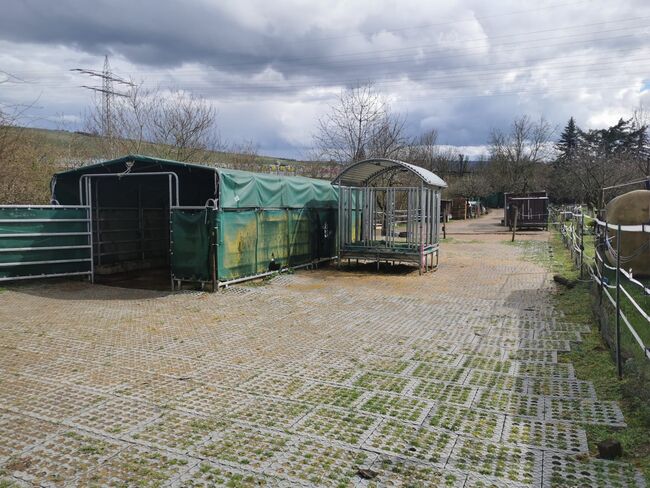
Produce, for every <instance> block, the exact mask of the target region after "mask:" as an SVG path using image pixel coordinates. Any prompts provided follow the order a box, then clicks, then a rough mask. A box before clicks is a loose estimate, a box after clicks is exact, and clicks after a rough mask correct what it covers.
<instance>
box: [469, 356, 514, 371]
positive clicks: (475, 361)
mask: <svg viewBox="0 0 650 488" xmlns="http://www.w3.org/2000/svg"><path fill="white" fill-rule="evenodd" d="M463 367H464V368H475V369H482V370H485V371H494V372H495V373H509V372H510V368H511V367H512V362H511V361H501V360H499V359H492V358H482V357H480V356H470V357H468V358H467V359H466V360H465V362H464V363H463Z"/></svg>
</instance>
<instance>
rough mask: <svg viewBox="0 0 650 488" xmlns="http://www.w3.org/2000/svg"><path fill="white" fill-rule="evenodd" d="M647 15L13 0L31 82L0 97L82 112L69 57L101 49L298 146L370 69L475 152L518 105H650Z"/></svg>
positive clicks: (583, 4) (396, 104)
mask: <svg viewBox="0 0 650 488" xmlns="http://www.w3.org/2000/svg"><path fill="white" fill-rule="evenodd" d="M125 12H128V15H125ZM648 17H650V4H648V3H647V2H644V1H643V0H628V1H622V2H616V3H612V2H609V1H607V0H584V1H580V0H577V1H576V2H573V3H571V4H567V5H560V4H557V3H550V4H545V3H541V4H539V3H526V4H522V3H521V2H518V1H515V0H499V1H494V2H482V1H479V0H454V1H449V2H430V1H425V0H401V1H398V0H383V1H376V0H362V1H361V0H360V1H358V2H348V1H345V0H336V1H333V2H316V1H311V2H309V1H305V2H294V1H289V0H278V1H275V2H268V1H264V0H240V1H238V2H221V1H216V0H193V1H188V2H186V3H185V4H184V8H183V9H179V8H171V7H170V6H169V5H167V4H165V3H164V2H162V3H161V2H153V0H141V1H140V2H136V3H135V4H134V3H133V2H130V1H127V0H113V1H111V2H109V1H108V0H105V1H97V2H93V3H92V6H91V5H90V4H88V3H87V2H83V1H82V0H60V1H59V2H55V3H52V2H46V1H45V0H30V1H28V2H12V3H9V4H8V5H6V6H4V8H3V15H2V16H1V17H0V70H4V71H7V72H10V73H13V74H15V75H17V76H20V77H21V78H24V79H26V80H28V81H30V83H26V84H13V83H12V84H9V83H5V84H3V85H2V90H0V102H1V103H4V104H17V103H19V104H28V103H31V102H34V101H37V102H36V104H35V105H36V106H35V107H34V108H33V109H32V110H31V112H30V116H31V117H32V118H31V119H30V120H31V121H32V123H34V124H36V125H45V126H52V125H53V124H54V121H55V120H65V121H66V123H69V124H70V125H74V124H76V123H77V124H78V123H80V120H81V118H80V114H81V113H82V112H83V110H84V108H85V107H86V106H88V105H89V102H90V100H91V98H92V97H91V94H90V92H88V91H87V90H84V89H82V88H79V85H82V84H91V83H92V81H93V80H91V79H88V78H85V77H83V76H80V75H75V74H73V73H71V72H70V71H69V69H70V68H74V67H86V68H95V69H99V68H101V65H102V62H103V54H104V53H106V52H110V53H111V63H112V65H113V67H114V69H115V71H116V72H118V73H119V74H120V75H122V76H133V77H134V78H135V79H136V80H139V79H144V80H145V81H146V84H147V86H162V87H171V88H180V89H184V90H188V91H192V92H194V93H196V94H199V95H202V96H205V97H207V98H208V99H210V100H212V101H213V102H214V103H215V105H216V107H217V108H218V111H219V117H220V120H219V125H220V126H221V130H222V133H223V134H224V136H225V137H227V138H228V139H229V140H233V141H237V140H244V139H246V140H253V141H258V142H259V143H260V145H261V146H262V147H263V148H267V149H268V150H269V151H272V152H274V153H276V154H278V153H282V152H283V151H284V153H285V154H286V155H291V156H295V155H296V154H297V153H298V152H300V151H302V148H303V147H304V146H308V145H309V144H310V142H311V136H312V134H313V132H314V130H315V124H316V120H317V118H318V116H319V115H320V114H322V113H323V112H324V111H325V110H327V107H328V104H329V103H332V102H333V101H334V99H335V97H336V95H337V94H338V93H339V91H340V89H341V87H343V86H346V85H347V84H351V83H354V82H355V81H367V80H374V81H375V82H376V87H377V88H378V89H379V90H381V91H383V92H384V93H385V94H386V96H387V97H388V98H389V99H390V100H391V103H392V106H393V109H395V110H398V111H401V112H403V113H406V114H407V115H408V117H409V124H408V127H409V128H410V129H411V130H413V131H418V130H426V129H430V128H436V129H437V130H438V131H439V134H440V140H441V142H443V143H445V144H452V145H457V146H460V147H462V148H463V151H466V152H467V153H468V154H470V155H472V157H474V156H473V155H474V154H479V153H480V152H481V151H483V149H484V144H485V143H486V142H487V139H488V135H489V131H490V129H491V128H493V127H496V128H501V129H504V128H505V129H507V127H508V125H509V124H510V122H511V121H512V119H513V118H514V117H516V116H519V115H522V114H529V115H530V116H531V117H533V118H537V117H538V116H541V115H543V116H544V117H545V118H547V119H548V120H549V121H550V122H551V123H552V124H553V125H557V126H558V127H561V126H563V125H564V124H565V123H566V120H568V118H569V117H570V116H575V118H576V120H577V121H578V123H579V124H580V125H581V126H583V128H594V127H601V126H605V125H608V124H612V123H614V122H616V120H618V118H620V117H625V116H629V115H630V114H631V113H632V112H633V110H634V109H635V108H636V107H637V106H638V105H639V103H641V102H643V101H645V104H646V106H648V105H650V91H649V90H647V89H646V90H645V91H643V87H644V86H646V87H647V83H648V77H649V75H648V68H649V67H650V30H648V28H647V23H648V22H647V18H648ZM142 18H146V19H147V21H146V22H142V21H140V20H138V19H142Z"/></svg>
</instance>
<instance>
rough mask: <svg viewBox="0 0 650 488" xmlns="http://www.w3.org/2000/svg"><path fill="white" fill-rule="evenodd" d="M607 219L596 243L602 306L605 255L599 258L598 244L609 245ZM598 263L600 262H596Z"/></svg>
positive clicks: (601, 304) (601, 302) (601, 303)
mask: <svg viewBox="0 0 650 488" xmlns="http://www.w3.org/2000/svg"><path fill="white" fill-rule="evenodd" d="M607 229H608V227H607V221H605V226H604V227H603V231H602V232H601V233H600V238H599V239H598V241H600V242H597V243H596V260H597V261H600V303H599V305H600V307H601V308H602V306H603V294H604V293H605V256H604V255H601V256H600V260H598V246H599V245H600V246H601V247H605V246H607V241H606V240H607V237H608V236H609V232H608V231H607ZM596 265H598V263H596Z"/></svg>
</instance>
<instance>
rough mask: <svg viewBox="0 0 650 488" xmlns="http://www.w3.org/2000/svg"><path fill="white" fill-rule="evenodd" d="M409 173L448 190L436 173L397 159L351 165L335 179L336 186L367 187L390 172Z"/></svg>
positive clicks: (377, 159) (424, 181) (378, 159)
mask: <svg viewBox="0 0 650 488" xmlns="http://www.w3.org/2000/svg"><path fill="white" fill-rule="evenodd" d="M398 171H401V172H409V173H411V174H414V175H416V176H417V177H418V178H419V179H420V180H422V182H423V183H424V184H425V185H429V186H433V187H436V188H446V187H447V183H445V182H444V180H443V179H442V178H440V177H439V176H438V175H436V174H435V173H432V172H431V171H429V170H428V169H424V168H421V167H420V166H416V165H414V164H409V163H405V162H404V161H398V160H396V159H385V158H371V159H365V160H363V161H359V162H356V163H353V164H351V165H349V166H348V167H347V168H345V169H344V170H343V171H341V172H340V173H339V175H338V176H337V177H336V178H335V179H334V181H333V183H334V184H340V185H343V186H367V185H368V184H370V183H371V182H372V181H373V180H374V179H375V178H378V177H379V176H381V175H383V174H386V173H390V172H398Z"/></svg>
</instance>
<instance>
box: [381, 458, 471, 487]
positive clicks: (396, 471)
mask: <svg viewBox="0 0 650 488" xmlns="http://www.w3.org/2000/svg"><path fill="white" fill-rule="evenodd" d="M373 468H374V466H373ZM377 471H378V472H379V475H378V476H377V479H376V480H372V481H370V482H369V483H368V486H369V487H370V488H379V487H386V486H408V487H411V488H426V487H430V486H436V487H446V488H452V487H462V486H464V483H463V482H464V477H461V476H457V475H456V474H453V473H450V472H449V471H448V470H443V469H440V468H433V467H430V466H425V465H422V464H416V463H411V462H408V461H403V460H399V459H390V458H386V457H383V458H382V459H381V460H380V462H379V464H378V465H377Z"/></svg>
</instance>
